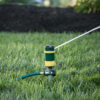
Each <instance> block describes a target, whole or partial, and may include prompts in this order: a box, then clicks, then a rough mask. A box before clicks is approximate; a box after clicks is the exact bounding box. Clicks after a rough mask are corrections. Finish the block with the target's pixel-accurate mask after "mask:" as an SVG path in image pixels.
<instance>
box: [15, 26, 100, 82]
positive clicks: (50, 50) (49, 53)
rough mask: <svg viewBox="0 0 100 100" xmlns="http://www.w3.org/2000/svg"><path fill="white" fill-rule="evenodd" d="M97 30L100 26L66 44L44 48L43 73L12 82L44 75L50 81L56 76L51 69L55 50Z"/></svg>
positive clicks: (53, 63)
mask: <svg viewBox="0 0 100 100" xmlns="http://www.w3.org/2000/svg"><path fill="white" fill-rule="evenodd" d="M98 29H100V26H98V27H95V28H93V29H91V30H89V31H87V32H85V33H83V34H81V35H79V36H77V37H75V38H73V39H71V40H69V41H67V42H64V43H62V44H60V45H58V46H57V47H55V48H54V46H52V45H48V46H46V47H45V51H44V53H45V67H46V70H45V71H43V72H34V73H29V74H26V75H23V76H21V77H19V78H16V79H14V80H20V79H25V78H27V77H30V76H36V75H45V76H48V79H49V80H50V81H51V80H52V78H53V76H55V75H56V71H55V70H53V67H54V66H55V65H56V63H55V49H58V48H60V47H62V46H64V45H66V44H68V43H70V42H72V41H74V40H76V39H78V38H80V37H83V36H84V35H87V34H89V33H91V32H93V31H95V30H98Z"/></svg>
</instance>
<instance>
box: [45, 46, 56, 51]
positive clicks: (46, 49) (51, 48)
mask: <svg viewBox="0 0 100 100" xmlns="http://www.w3.org/2000/svg"><path fill="white" fill-rule="evenodd" d="M45 51H54V46H52V45H48V46H46V47H45Z"/></svg>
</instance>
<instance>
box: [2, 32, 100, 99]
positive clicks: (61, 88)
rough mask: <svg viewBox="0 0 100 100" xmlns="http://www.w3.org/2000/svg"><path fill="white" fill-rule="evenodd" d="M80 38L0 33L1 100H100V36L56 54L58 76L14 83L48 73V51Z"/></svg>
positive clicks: (95, 34) (77, 42) (72, 35)
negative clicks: (22, 77) (28, 75)
mask: <svg viewBox="0 0 100 100" xmlns="http://www.w3.org/2000/svg"><path fill="white" fill-rule="evenodd" d="M77 35H79V34H73V33H71V34H65V33H63V34H49V33H41V34H38V33H34V34H30V33H27V34H26V33H25V34H21V33H20V34H13V33H5V32H1V33H0V100H100V33H93V34H91V35H86V36H84V37H82V38H80V39H78V40H75V41H73V42H72V43H70V44H68V45H65V46H64V47H61V48H59V49H57V50H56V54H55V55H56V66H55V67H54V70H56V72H57V75H56V76H55V77H54V78H53V81H52V82H49V81H48V78H47V77H46V76H35V77H30V78H26V79H24V80H20V81H14V80H13V79H14V78H16V77H19V76H22V75H24V74H27V73H31V72H38V71H44V70H45V66H44V48H45V46H46V45H48V44H51V45H54V46H58V45H59V44H61V43H63V42H65V41H67V40H69V39H72V38H73V37H75V36H77Z"/></svg>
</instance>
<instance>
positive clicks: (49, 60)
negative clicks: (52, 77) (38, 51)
mask: <svg viewBox="0 0 100 100" xmlns="http://www.w3.org/2000/svg"><path fill="white" fill-rule="evenodd" d="M44 53H45V66H46V67H49V68H50V67H54V66H55V65H56V63H55V51H54V46H51V45H48V46H46V48H45V51H44Z"/></svg>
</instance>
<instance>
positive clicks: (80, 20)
mask: <svg viewBox="0 0 100 100" xmlns="http://www.w3.org/2000/svg"><path fill="white" fill-rule="evenodd" d="M98 25H100V13H98V14H80V13H76V12H74V10H73V8H45V7H35V6H29V5H28V6H25V5H24V6H18V5H0V31H15V32H28V31H31V32H34V31H39V32H43V31H47V32H65V31H67V32H68V31H74V32H84V31H87V30H89V29H91V28H94V27H96V26H98ZM99 31H100V30H99Z"/></svg>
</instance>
